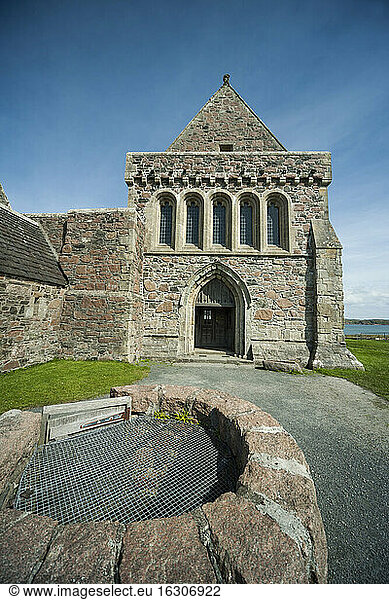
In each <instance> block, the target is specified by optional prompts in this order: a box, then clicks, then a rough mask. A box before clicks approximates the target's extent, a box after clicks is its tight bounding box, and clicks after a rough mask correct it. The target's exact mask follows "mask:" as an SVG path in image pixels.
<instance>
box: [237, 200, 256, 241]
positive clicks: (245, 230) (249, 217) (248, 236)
mask: <svg viewBox="0 0 389 600" xmlns="http://www.w3.org/2000/svg"><path fill="white" fill-rule="evenodd" d="M240 243H241V244H243V245H245V246H253V207H252V204H251V203H250V202H248V201H247V200H243V201H242V202H241V203H240Z"/></svg>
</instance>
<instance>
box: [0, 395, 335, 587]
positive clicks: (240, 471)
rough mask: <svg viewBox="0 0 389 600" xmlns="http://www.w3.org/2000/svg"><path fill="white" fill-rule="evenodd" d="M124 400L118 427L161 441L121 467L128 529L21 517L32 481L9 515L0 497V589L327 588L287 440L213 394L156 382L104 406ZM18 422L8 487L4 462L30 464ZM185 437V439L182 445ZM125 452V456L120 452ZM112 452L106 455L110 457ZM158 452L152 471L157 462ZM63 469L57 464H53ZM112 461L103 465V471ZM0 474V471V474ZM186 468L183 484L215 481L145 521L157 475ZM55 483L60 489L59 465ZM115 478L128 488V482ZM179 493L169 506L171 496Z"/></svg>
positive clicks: (28, 443) (158, 489) (297, 455)
mask: <svg viewBox="0 0 389 600" xmlns="http://www.w3.org/2000/svg"><path fill="white" fill-rule="evenodd" d="M126 395H127V396H130V397H131V403H132V413H133V414H135V415H138V418H137V419H135V420H134V421H133V422H132V421H131V422H130V423H127V424H122V425H123V426H126V427H127V428H128V427H132V426H133V424H135V423H136V422H138V424H140V425H141V424H142V423H143V424H144V425H145V432H146V433H147V435H146V437H147V436H148V437H149V438H150V425H151V426H152V432H151V437H152V436H153V432H154V433H155V435H156V436H157V438H156V439H158V438H159V439H160V440H165V441H162V443H160V445H159V448H158V452H156V451H155V447H154V450H152V449H151V450H150V448H151V446H150V445H148V444H147V443H143V445H142V444H140V445H138V447H137V449H135V455H136V452H137V451H138V455H137V456H138V458H137V461H138V462H137V463H136V461H134V458H133V459H132V461H130V463H129V466H127V468H128V470H129V471H131V472H132V479H134V478H135V480H137V481H138V492H139V500H138V504H137V510H138V512H136V511H135V512H134V514H133V516H132V518H131V519H130V520H127V522H125V520H124V519H123V516H120V515H119V516H118V515H117V513H116V512H115V511H116V508H115V510H114V511H113V513H111V514H110V515H109V517H104V516H102V517H101V515H100V516H98V517H96V518H95V521H100V522H80V521H83V520H88V521H89V517H88V519H85V518H82V515H81V516H80V515H76V518H74V517H72V518H71V519H69V518H68V520H66V519H63V518H61V517H60V516H59V515H57V516H55V515H54V514H53V515H52V516H53V517H54V518H48V517H47V516H37V515H33V514H28V513H27V512H22V511H26V510H27V511H29V512H30V511H31V508H29V506H28V504H27V503H28V502H29V501H30V500H31V498H32V496H33V494H34V490H33V485H32V483H31V482H27V479H26V478H22V480H21V482H20V487H19V490H20V491H19V495H18V499H17V503H18V502H20V501H21V499H23V500H24V501H25V502H26V504H23V503H20V504H17V508H18V510H15V509H13V508H11V505H10V501H9V500H8V506H7V504H6V506H5V507H3V508H2V510H1V511H0V540H1V541H0V558H1V560H0V563H1V561H3V566H2V567H1V569H0V582H4V583H6V582H8V581H11V582H12V581H20V582H23V581H29V582H34V583H38V582H40V583H52V582H59V583H77V582H80V583H106V582H115V581H116V582H118V581H119V582H121V583H217V582H221V583H325V582H326V574H327V547H326V539H325V533H324V528H323V523H322V519H321V515H320V512H319V509H318V506H317V500H316V493H315V487H314V484H313V481H312V477H311V475H310V471H309V467H308V465H307V463H306V461H305V458H304V455H303V453H302V451H301V450H300V448H299V447H298V445H297V443H296V442H295V440H294V439H293V438H292V437H291V436H290V435H289V434H288V433H287V432H286V431H285V430H284V429H283V428H282V426H281V425H280V424H279V423H278V422H277V421H276V420H275V419H273V417H271V416H270V415H269V414H267V413H265V412H263V411H262V410H261V409H260V408H258V407H257V406H255V405H253V404H251V403H250V402H247V401H244V400H241V399H239V398H236V397H233V396H231V395H229V394H226V393H224V392H220V391H217V390H203V389H198V388H192V387H183V386H180V387H179V386H161V385H159V386H158V385H157V386H156V385H154V386H153V385H131V386H122V387H117V388H113V389H112V390H111V396H112V397H120V396H126ZM155 411H160V412H162V413H164V414H184V413H185V414H189V415H191V417H192V418H193V419H196V420H197V421H198V422H199V425H195V426H190V425H188V424H185V427H184V425H182V424H180V423H179V422H175V421H174V420H172V421H171V420H169V421H167V422H164V421H161V422H159V421H158V420H156V419H155V418H152V416H151V415H153V414H154V413H155ZM29 414H30V415H31V417H28V416H27V413H26V412H24V413H21V415H22V416H20V415H19V416H17V419H19V432H18V431H17V428H16V429H15V427H13V431H12V433H9V435H8V434H7V435H8V437H7V435H6V436H5V438H6V439H5V446H4V447H5V449H6V450H5V458H4V460H5V461H6V462H5V463H4V464H6V470H7V471H8V484H7V485H8V487H9V482H10V481H12V480H13V481H15V474H13V475H12V474H11V471H12V468H13V467H12V465H14V467H15V468H14V471H15V473H16V472H18V473H19V475H18V476H19V477H20V463H21V459H23V458H24V459H25V457H26V454H27V453H28V452H29V453H30V456H31V451H32V445H33V442H32V440H33V439H34V438H35V441H36V438H37V437H38V434H37V431H36V417H37V416H36V415H34V414H33V413H29ZM17 419H16V420H17ZM5 421H6V419H5ZM32 422H33V427H31V423H32ZM168 424H169V425H168ZM114 427H117V425H115V426H114V425H112V426H109V427H107V428H106V430H109V431H114ZM177 427H178V429H177ZM187 427H189V429H187ZM169 428H172V429H171V430H170V429H169ZM175 428H176V429H175ZM180 428H181V431H180V434H182V433H183V432H184V437H183V438H182V439H181V438H180V439H181V441H180V442H178V441H177V440H176V442H177V443H178V446H179V447H180V448H182V450H183V449H184V448H187V449H188V452H187V453H186V456H187V459H186V463H185V465H181V467H180V468H179V469H175V468H173V465H174V464H175V461H176V459H177V456H178V455H179V454H180V452H178V453H176V454H175V452H177V447H176V448H174V447H172V445H171V439H172V436H174V435H176V434H177V431H178V430H180ZM196 429H197V431H198V432H201V435H203V436H204V437H203V441H202V442H200V441H199V439H196V437H195V436H194V432H195V431H196ZM154 430H155V431H154ZM102 431H103V429H101V430H99V432H102ZM169 431H170V433H169ZM1 432H2V430H1V427H0V434H1ZM99 432H94V433H99ZM172 432H173V433H172ZM189 432H191V433H189ZM92 433H93V432H90V433H88V434H84V435H83V436H80V439H81V438H83V439H84V440H86V439H87V438H86V437H85V436H91V435H92ZM188 435H189V437H185V436H188ZM191 435H192V437H193V436H194V437H193V439H192V441H191V442H190V436H191ZM23 436H24V437H23ZM129 437H130V438H131V436H129ZM24 438H25V441H23V440H24ZM16 439H17V440H18V441H17V445H16V444H15V440H16ZM145 439H146V438H144V440H145ZM167 439H169V443H167ZM7 440H8V441H7ZM126 443H127V442H126ZM180 443H181V446H180ZM7 444H8V445H7ZM127 444H128V445H127V446H126V448H127V451H128V450H129V449H130V443H129V442H128V443H127ZM201 444H204V445H203V446H202V445H201ZM207 444H208V445H207ZM209 444H210V445H209ZM94 446H96V444H94V441H93V438H92V437H91V438H90V443H89V442H88V443H86V442H85V445H84V448H83V451H82V452H80V450H79V449H78V450H76V451H74V450H73V452H75V454H76V455H77V457H78V460H79V461H81V462H80V464H81V463H82V462H83V461H85V460H86V456H87V455H89V456H93V452H95V451H96V448H95V447H94ZM154 446H155V445H154ZM173 446H174V444H173ZM112 448H113V444H112V443H111V442H110V443H108V446H107V448H106V450H108V452H107V453H106V454H107V455H108V456H110V450H112ZM147 448H149V449H148V450H147ZM211 449H212V451H211ZM132 450H133V451H134V448H133V449H132ZM204 452H205V454H204ZM207 452H210V453H211V455H212V452H213V453H214V454H213V463H212V460H211V461H210V464H211V465H213V466H212V468H211V469H210V468H209V465H208V464H206V461H205V460H204V456H205V455H206V454H207ZM153 453H154V454H153ZM16 454H19V456H16ZM114 454H115V456H117V455H116V451H115V453H114ZM124 454H125V455H126V453H124ZM127 454H128V452H127ZM157 455H158V456H159V457H160V458H161V457H162V462H161V460H160V462H159V463H158V460H157ZM133 456H134V454H133ZM93 462H94V459H93V458H92V460H91V463H93ZM102 462H103V463H104V461H102ZM116 462H117V463H118V464H121V463H120V461H119V460H117V461H116ZM65 463H66V460H65V461H64V462H63V463H62V464H65ZM114 463H115V460H111V459H108V460H107V461H106V462H105V463H104V464H105V467H106V469H105V472H107V471H109V470H110V469H112V468H113V466H114ZM10 465H11V466H10ZM215 466H216V469H215ZM1 468H2V464H1V463H0V474H1ZM234 468H235V469H236V470H235V472H234ZM150 469H151V471H150ZM191 469H192V471H191ZM186 470H187V472H188V473H189V476H188V478H187V480H186V483H188V479H189V480H190V481H192V482H193V481H208V479H207V477H209V473H212V474H213V475H212V476H215V473H216V475H217V480H218V483H217V484H215V482H214V481H211V485H210V486H209V489H207V490H204V489H203V490H201V493H200V494H199V495H198V497H197V498H196V499H195V500H194V499H193V497H192V498H191V499H190V502H189V504H187V505H185V506H184V505H182V504H181V505H179V506H176V507H175V508H174V509H172V512H170V513H167V514H166V512H164V511H166V510H167V509H169V506H171V499H170V500H167V499H166V497H165V500H164V501H161V503H160V504H158V502H157V505H158V510H160V512H159V513H156V514H155V515H154V514H153V513H149V512H148V510H149V508H150V506H152V505H153V502H154V503H155V501H156V500H155V499H156V498H158V494H159V493H161V497H163V494H162V492H163V489H164V488H163V485H164V483H163V480H164V477H167V479H169V477H170V476H174V474H177V473H181V474H182V473H183V472H184V471H186ZM157 472H158V473H157ZM118 473H119V474H120V473H121V468H119V469H118ZM134 473H135V477H134ZM168 473H169V474H168ZM122 474H123V473H122ZM207 474H208V475H207ZM57 475H58V478H59V479H60V480H66V473H65V469H63V468H62V467H61V468H60V469H58V473H57ZM123 475H124V478H125V480H126V481H127V484H128V479H126V477H127V475H128V473H124V474H123ZM157 475H158V477H159V478H158V477H157ZM181 480H185V478H182V477H181ZM208 483H209V481H208ZM220 483H221V485H220V487H218V486H219V484H220ZM5 487H6V486H5ZM11 487H12V485H11ZM171 488H174V485H173V486H170V489H171ZM4 489H5V488H4ZM23 490H24V491H25V492H26V493H25V494H23V495H24V496H25V498H23V497H22V492H23ZM110 490H111V491H112V486H109V485H106V484H105V483H104V469H102V471H101V474H100V475H99V478H98V480H97V482H96V486H95V489H93V490H91V496H92V497H94V496H96V497H99V495H100V498H101V497H103V498H104V502H103V504H104V506H105V507H106V508H108V507H110V508H112V506H113V504H112V494H111V496H110V493H109V492H110ZM142 490H143V492H142ZM176 490H178V487H177V486H176ZM0 492H2V490H1V489H0ZM144 492H146V493H144ZM181 492H182V490H181ZM181 492H178V493H177V496H178V497H182V493H181ZM209 494H211V496H210V495H209ZM8 496H9V494H8ZM123 497H124V496H123ZM69 498H71V494H70V496H69ZM69 504H70V505H71V504H72V500H71V499H70V502H69ZM123 504H125V502H123ZM146 507H147V510H146ZM127 508H128V507H127ZM142 511H143V512H142ZM115 515H116V518H115ZM150 515H151V516H152V517H153V518H150ZM105 519H107V520H105ZM115 520H116V521H120V522H113V521H115ZM70 521H72V522H70ZM59 522H61V523H62V524H60V523H59ZM123 523H125V524H123ZM32 533H33V535H34V537H33V538H31V535H32ZM31 539H33V540H34V542H33V544H31ZM10 549H11V550H10ZM39 556H40V557H41V558H39ZM39 561H40V562H39ZM37 565H39V568H38V567H37ZM12 577H13V578H12Z"/></svg>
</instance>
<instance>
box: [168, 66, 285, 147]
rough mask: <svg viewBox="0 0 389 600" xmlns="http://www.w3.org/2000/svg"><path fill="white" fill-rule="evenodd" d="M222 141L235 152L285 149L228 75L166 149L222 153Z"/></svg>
mask: <svg viewBox="0 0 389 600" xmlns="http://www.w3.org/2000/svg"><path fill="white" fill-rule="evenodd" d="M220 144H232V145H233V151H234V152H262V151H277V150H278V151H285V150H286V148H285V147H284V146H283V145H282V144H281V142H280V141H279V140H277V138H276V137H275V135H274V134H273V133H272V132H271V131H270V129H269V128H268V127H267V126H266V125H265V123H263V122H262V121H261V119H260V118H259V117H258V116H257V115H256V114H255V112H254V111H253V110H252V109H251V108H250V107H249V106H248V104H246V102H245V101H244V100H243V98H241V97H240V96H239V94H238V92H237V91H236V90H234V88H233V87H232V86H231V85H230V83H229V75H224V77H223V85H222V86H221V87H220V88H219V89H218V90H217V91H216V92H215V93H214V94H213V96H211V98H210V99H209V100H208V102H206V104H205V105H204V106H203V108H202V109H201V110H200V111H199V112H198V113H197V115H196V116H195V117H193V119H192V120H191V121H190V123H188V125H187V126H186V127H185V129H183V131H182V132H181V133H180V134H179V136H178V137H177V138H176V139H175V140H174V142H173V143H172V144H171V145H170V146H169V148H168V149H167V152H219V151H220Z"/></svg>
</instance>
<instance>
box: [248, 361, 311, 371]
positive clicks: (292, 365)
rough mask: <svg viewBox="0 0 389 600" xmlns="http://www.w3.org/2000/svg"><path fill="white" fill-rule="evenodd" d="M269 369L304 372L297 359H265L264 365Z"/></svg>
mask: <svg viewBox="0 0 389 600" xmlns="http://www.w3.org/2000/svg"><path fill="white" fill-rule="evenodd" d="M258 366H263V368H264V369H266V370H267V371H282V372H284V373H303V370H302V368H301V367H300V365H299V364H297V363H296V362H295V361H290V362H289V361H282V360H264V361H262V365H260V364H259V365H258Z"/></svg>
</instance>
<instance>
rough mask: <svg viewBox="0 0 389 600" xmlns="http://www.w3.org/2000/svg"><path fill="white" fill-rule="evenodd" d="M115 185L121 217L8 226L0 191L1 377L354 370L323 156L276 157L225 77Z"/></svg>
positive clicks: (132, 161) (103, 213)
mask: <svg viewBox="0 0 389 600" xmlns="http://www.w3.org/2000/svg"><path fill="white" fill-rule="evenodd" d="M125 181H126V183H127V185H128V191H129V194H128V207H127V208H115V209H96V210H71V211H69V212H67V213H66V214H29V215H18V213H15V212H14V211H12V210H11V208H10V206H9V204H8V201H7V199H6V196H5V194H4V193H3V192H2V195H1V198H0V207H1V211H2V214H3V215H7V218H6V219H5V220H4V219H3V225H2V226H1V225H0V233H1V235H2V241H0V244H1V246H0V249H1V250H2V251H4V252H5V254H3V256H6V260H4V258H3V259H2V258H1V256H0V312H1V318H2V321H1V327H0V342H1V353H0V367H1V369H2V370H9V369H14V368H17V367H20V366H25V365H28V364H34V363H37V362H42V361H45V360H49V359H51V358H54V357H63V358H76V359H115V360H129V361H133V360H136V359H138V358H139V357H143V358H146V357H153V358H155V357H161V358H163V357H165V358H182V357H191V356H193V355H195V354H196V353H198V352H202V353H204V352H205V353H206V352H207V351H212V350H213V351H222V352H223V353H230V354H232V355H236V356H239V357H243V358H249V359H255V360H256V361H259V362H260V361H262V360H268V359H270V360H279V361H296V362H298V363H299V364H300V365H302V366H304V367H305V366H308V367H312V366H322V365H323V366H326V367H335V366H343V367H350V368H359V367H360V363H358V361H357V360H356V359H355V357H354V356H353V355H352V354H351V353H350V352H349V351H348V350H347V348H346V345H345V341H344V334H343V288H342V266H341V245H340V243H339V240H338V238H337V236H336V234H335V232H334V230H333V228H332V226H331V223H330V221H329V216H328V196H327V188H328V186H329V184H330V183H331V156H330V154H329V153H328V152H289V151H287V150H286V149H285V148H284V146H283V145H282V144H281V143H280V142H279V141H278V140H277V139H276V138H275V136H274V135H273V134H272V133H271V132H270V130H269V129H268V128H267V127H266V125H265V124H264V123H263V122H262V121H261V120H260V119H259V118H258V117H257V116H256V115H255V113H254V112H253V111H252V110H251V109H250V108H249V107H248V106H247V104H246V103H245V102H244V100H243V99H242V98H241V97H240V96H239V95H238V93H237V92H236V91H235V90H234V89H233V88H232V87H231V85H230V83H229V76H227V75H226V76H225V77H224V80H223V85H222V86H221V87H220V88H219V89H218V90H217V92H216V93H215V94H214V95H213V96H212V97H211V99H210V100H209V101H208V102H207V103H206V104H205V106H204V107H203V108H202V109H201V110H200V112H199V113H198V114H197V115H196V116H195V117H194V119H193V120H192V121H191V122H190V123H189V124H188V125H187V127H186V128H185V129H184V130H183V131H182V133H181V134H180V135H179V136H178V137H177V138H176V139H175V141H174V142H173V143H172V144H171V145H170V146H169V148H168V149H167V150H166V151H165V152H131V153H129V154H127V160H126V171H125ZM10 215H12V219H13V224H12V223H11V221H12V219H11V217H10ZM16 221H18V224H16V225H15V223H16ZM4 223H5V224H4ZM11 230H12V231H11ZM27 230H28V231H27ZM17 231H19V238H18V240H17V241H16V242H15V241H14V242H12V239H13V238H12V236H15V235H16V234H15V232H17ZM26 231H27V233H26ZM26 235H27V238H26V239H27V241H26V242H25V243H24V244H23V236H26ZM28 236H30V237H28ZM10 240H11V242H10ZM37 240H38V241H37ZM15 248H16V250H15ZM26 248H27V252H26ZM15 252H16V254H15ZM23 252H24V255H23ZM32 257H33V258H34V260H35V263H34V264H35V270H34V268H33V267H34V265H31V260H32ZM33 262H34V261H33ZM21 265H22V267H23V268H21ZM39 266H40V268H38V267H39Z"/></svg>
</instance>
